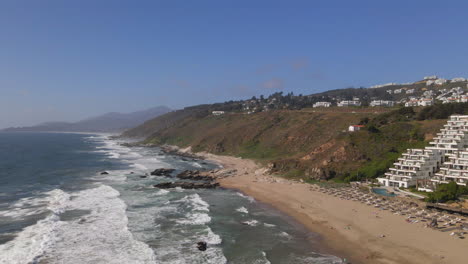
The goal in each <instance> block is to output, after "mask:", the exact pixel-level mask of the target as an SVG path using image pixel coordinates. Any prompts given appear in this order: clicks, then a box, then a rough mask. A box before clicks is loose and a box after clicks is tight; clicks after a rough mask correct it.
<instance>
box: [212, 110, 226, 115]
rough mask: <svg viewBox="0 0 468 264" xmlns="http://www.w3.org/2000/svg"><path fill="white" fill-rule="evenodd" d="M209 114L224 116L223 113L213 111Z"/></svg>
mask: <svg viewBox="0 0 468 264" xmlns="http://www.w3.org/2000/svg"><path fill="white" fill-rule="evenodd" d="M211 114H213V115H215V116H219V115H224V111H213V112H211Z"/></svg>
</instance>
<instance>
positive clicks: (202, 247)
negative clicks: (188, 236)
mask: <svg viewBox="0 0 468 264" xmlns="http://www.w3.org/2000/svg"><path fill="white" fill-rule="evenodd" d="M197 248H198V250H200V251H205V250H206V249H207V248H208V245H207V244H206V242H203V241H200V242H198V243H197Z"/></svg>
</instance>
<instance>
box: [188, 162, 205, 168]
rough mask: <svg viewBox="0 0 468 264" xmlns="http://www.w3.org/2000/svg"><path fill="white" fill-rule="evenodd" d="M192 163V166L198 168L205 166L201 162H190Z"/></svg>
mask: <svg viewBox="0 0 468 264" xmlns="http://www.w3.org/2000/svg"><path fill="white" fill-rule="evenodd" d="M190 164H192V166H194V167H197V168H202V167H203V166H202V165H201V164H199V163H198V162H192V163H190Z"/></svg>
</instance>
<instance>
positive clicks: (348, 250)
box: [197, 153, 468, 264]
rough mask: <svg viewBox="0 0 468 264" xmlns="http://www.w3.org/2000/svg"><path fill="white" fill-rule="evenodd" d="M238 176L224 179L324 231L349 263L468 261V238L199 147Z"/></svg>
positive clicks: (327, 245) (330, 247)
mask: <svg viewBox="0 0 468 264" xmlns="http://www.w3.org/2000/svg"><path fill="white" fill-rule="evenodd" d="M197 154H198V155H202V156H203V157H204V158H206V159H207V160H211V161H213V162H215V163H217V164H220V165H221V166H223V167H224V168H225V169H236V170H237V173H236V174H235V175H233V176H230V177H227V178H222V179H219V180H218V182H219V183H220V185H221V187H224V188H228V189H235V190H237V191H240V192H242V193H245V194H246V195H249V196H252V197H253V198H255V199H256V200H258V201H260V202H262V203H265V204H267V205H270V206H272V207H273V208H275V209H278V210H279V211H281V212H282V213H284V214H286V215H288V216H290V217H292V218H293V219H294V220H295V221H297V222H298V223H300V224H301V225H303V226H304V227H305V228H306V229H307V230H309V231H311V232H313V233H316V234H318V235H319V236H320V238H321V239H320V242H321V244H323V245H322V246H323V248H320V249H323V250H325V252H323V253H326V254H331V255H335V256H338V257H341V258H346V259H347V260H348V261H349V263H365V264H366V263H369V264H375V263H382V264H390V263H395V264H397V263H398V264H402V263H408V264H410V263H411V264H413V263H416V264H419V263H421V264H427V263H434V264H443V263H444V264H445V263H447V264H451V263H453V264H458V263H464V262H466V257H467V256H466V249H467V248H468V240H461V239H455V238H454V237H452V236H450V235H449V233H444V232H439V231H436V230H432V229H429V228H423V227H422V226H420V225H413V224H409V223H406V222H405V218H404V217H402V216H399V215H394V214H392V213H390V212H388V211H381V210H378V209H374V208H372V207H369V206H367V205H364V204H362V203H360V202H357V201H351V200H340V199H339V198H337V197H333V196H331V195H327V194H324V193H321V192H318V191H315V190H312V189H311V188H310V186H311V185H310V184H307V183H300V182H296V181H290V180H286V179H282V178H279V177H275V176H271V175H265V174H264V172H265V170H264V169H263V168H261V167H260V166H258V165H257V164H256V163H255V162H254V161H253V160H248V159H241V158H236V157H231V156H218V155H214V154H210V153H197Z"/></svg>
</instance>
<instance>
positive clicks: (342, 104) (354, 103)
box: [338, 100, 361, 107]
mask: <svg viewBox="0 0 468 264" xmlns="http://www.w3.org/2000/svg"><path fill="white" fill-rule="evenodd" d="M338 106H339V107H346V106H361V102H360V101H354V100H353V101H341V102H339V103H338Z"/></svg>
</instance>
